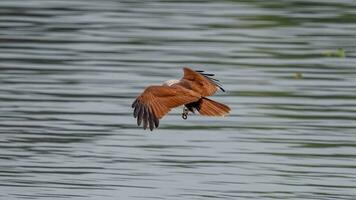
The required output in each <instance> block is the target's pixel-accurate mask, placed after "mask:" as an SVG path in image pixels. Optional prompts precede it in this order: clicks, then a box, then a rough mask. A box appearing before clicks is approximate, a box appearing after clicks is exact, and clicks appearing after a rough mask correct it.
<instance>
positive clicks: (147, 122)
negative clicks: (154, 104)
mask: <svg viewBox="0 0 356 200" xmlns="http://www.w3.org/2000/svg"><path fill="white" fill-rule="evenodd" d="M132 106H133V108H134V112H133V116H134V118H137V126H141V124H142V122H143V124H142V128H143V129H144V130H146V129H147V128H149V129H150V130H151V131H153V129H154V128H158V126H159V120H158V118H157V117H156V116H155V114H154V113H153V112H152V111H151V109H150V108H149V107H148V106H146V105H144V104H142V103H140V102H139V101H137V100H135V102H134V103H133V104H132Z"/></svg>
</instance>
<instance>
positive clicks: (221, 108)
mask: <svg viewBox="0 0 356 200" xmlns="http://www.w3.org/2000/svg"><path fill="white" fill-rule="evenodd" d="M197 110H198V111H199V113H200V114H201V115H206V116H225V115H227V114H229V112H230V108H229V107H228V106H226V105H224V104H222V103H219V102H216V101H213V100H211V99H208V98H201V99H200V100H199V102H198V106H197Z"/></svg>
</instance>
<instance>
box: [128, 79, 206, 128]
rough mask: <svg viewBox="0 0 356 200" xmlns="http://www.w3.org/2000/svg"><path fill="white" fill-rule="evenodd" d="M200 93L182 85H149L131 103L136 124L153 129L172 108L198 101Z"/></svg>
mask: <svg viewBox="0 0 356 200" xmlns="http://www.w3.org/2000/svg"><path fill="white" fill-rule="evenodd" d="M200 98H201V95H200V94H199V93H197V92H195V91H193V90H189V89H187V88H184V87H182V86H179V85H176V86H150V87H148V88H146V89H145V91H144V92H143V93H142V94H141V95H139V96H138V97H137V98H136V100H135V101H134V102H133V103H132V108H134V111H133V116H134V117H135V118H137V125H138V126H140V125H141V124H142V122H143V128H144V129H147V127H149V128H150V130H153V129H154V128H155V127H156V128H157V127H158V125H159V119H161V118H162V117H163V116H164V115H165V114H167V113H168V112H169V111H170V110H171V109H172V108H174V107H177V106H180V105H184V104H188V103H191V102H195V101H198V100H199V99H200Z"/></svg>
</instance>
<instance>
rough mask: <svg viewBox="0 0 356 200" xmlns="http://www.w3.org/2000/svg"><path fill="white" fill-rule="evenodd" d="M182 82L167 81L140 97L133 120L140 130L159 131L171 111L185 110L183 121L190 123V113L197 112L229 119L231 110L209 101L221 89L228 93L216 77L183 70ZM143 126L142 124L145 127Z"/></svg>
mask: <svg viewBox="0 0 356 200" xmlns="http://www.w3.org/2000/svg"><path fill="white" fill-rule="evenodd" d="M183 72H184V75H183V77H182V78H181V79H180V80H168V81H165V82H164V83H163V85H151V86H148V87H147V88H145V90H144V91H143V92H142V93H141V94H140V95H138V97H137V98H136V99H135V100H134V102H133V103H132V108H133V109H134V110H133V116H134V118H137V126H139V127H140V126H141V124H142V126H143V129H145V130H146V129H147V127H149V129H150V130H151V131H152V130H153V129H154V128H158V126H159V120H160V119H161V118H162V117H164V116H165V115H166V114H167V113H168V112H169V111H170V110H171V109H173V108H175V107H179V106H183V113H182V118H183V119H187V116H188V114H189V112H192V113H195V111H198V112H199V114H200V115H203V116H226V115H227V114H229V112H230V110H231V109H230V108H229V106H227V105H225V104H222V103H219V102H216V101H214V100H211V99H209V98H207V97H208V96H212V95H214V94H215V93H216V92H217V91H218V90H219V89H220V90H221V91H223V92H225V90H224V88H223V87H222V85H221V83H220V81H219V80H217V79H215V78H213V76H214V74H210V73H205V72H204V71H202V70H196V71H195V70H193V69H190V68H189V67H184V68H183ZM142 122H143V123H142Z"/></svg>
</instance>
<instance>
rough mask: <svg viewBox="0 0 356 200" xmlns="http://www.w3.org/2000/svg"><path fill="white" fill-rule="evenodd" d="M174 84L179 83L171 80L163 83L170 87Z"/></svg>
mask: <svg viewBox="0 0 356 200" xmlns="http://www.w3.org/2000/svg"><path fill="white" fill-rule="evenodd" d="M176 83H179V80H175V79H172V80H168V81H166V82H164V83H163V85H165V86H172V85H174V84H176Z"/></svg>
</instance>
